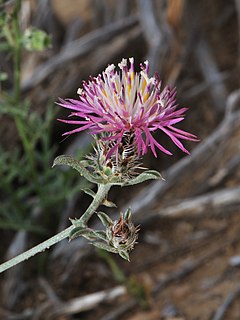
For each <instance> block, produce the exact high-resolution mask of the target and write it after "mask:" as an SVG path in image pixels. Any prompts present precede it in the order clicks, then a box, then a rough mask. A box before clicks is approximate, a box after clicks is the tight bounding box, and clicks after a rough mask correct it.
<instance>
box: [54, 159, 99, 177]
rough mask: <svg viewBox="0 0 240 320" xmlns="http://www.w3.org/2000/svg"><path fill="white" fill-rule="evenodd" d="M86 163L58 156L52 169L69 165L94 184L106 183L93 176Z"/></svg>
mask: <svg viewBox="0 0 240 320" xmlns="http://www.w3.org/2000/svg"><path fill="white" fill-rule="evenodd" d="M85 164H86V162H85V161H83V162H82V161H79V160H77V159H74V158H73V157H70V156H65V155H62V156H58V157H57V158H56V159H55V160H54V162H53V165H52V168H53V167H55V166H56V165H67V166H69V167H71V168H73V169H75V170H77V171H78V172H79V173H80V175H81V176H84V178H85V179H87V180H88V181H90V182H92V183H104V180H103V179H101V178H98V177H95V176H93V175H92V174H91V173H90V172H89V171H88V170H87V169H86V167H85Z"/></svg>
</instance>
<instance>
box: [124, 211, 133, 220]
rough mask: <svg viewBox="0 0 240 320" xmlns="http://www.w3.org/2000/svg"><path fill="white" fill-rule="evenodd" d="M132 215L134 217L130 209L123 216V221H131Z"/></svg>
mask: <svg viewBox="0 0 240 320" xmlns="http://www.w3.org/2000/svg"><path fill="white" fill-rule="evenodd" d="M131 215H132V211H131V208H128V209H127V210H126V211H125V212H124V214H123V219H124V220H129V219H131Z"/></svg>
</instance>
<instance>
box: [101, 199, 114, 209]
mask: <svg viewBox="0 0 240 320" xmlns="http://www.w3.org/2000/svg"><path fill="white" fill-rule="evenodd" d="M101 204H102V205H104V206H106V207H109V208H117V205H116V204H115V203H114V202H112V201H110V200H107V199H103V201H102V203H101Z"/></svg>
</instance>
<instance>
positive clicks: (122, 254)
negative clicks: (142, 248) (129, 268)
mask: <svg viewBox="0 0 240 320" xmlns="http://www.w3.org/2000/svg"><path fill="white" fill-rule="evenodd" d="M118 254H119V255H120V257H122V258H123V259H125V260H127V261H130V259H129V254H128V252H127V251H120V252H118Z"/></svg>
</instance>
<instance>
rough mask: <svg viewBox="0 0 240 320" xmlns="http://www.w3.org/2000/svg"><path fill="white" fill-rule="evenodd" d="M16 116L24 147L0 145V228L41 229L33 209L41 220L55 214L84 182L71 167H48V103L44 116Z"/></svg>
mask: <svg viewBox="0 0 240 320" xmlns="http://www.w3.org/2000/svg"><path fill="white" fill-rule="evenodd" d="M8 107H9V108H10V106H8V105H5V106H4V107H3V108H1V110H0V112H1V111H3V110H4V113H7V109H8ZM12 112H13V110H10V111H9V113H8V114H12ZM13 114H14V112H13ZM15 116H16V115H15ZM19 118H20V123H21V126H22V127H23V130H24V135H22V139H23V140H24V150H22V148H21V147H18V148H15V149H14V150H12V151H6V150H4V149H3V148H0V181H1V187H0V194H1V197H0V199H1V206H0V228H8V229H9V228H10V229H15V230H16V229H25V230H31V231H38V232H42V231H44V230H43V229H42V228H40V227H38V226H37V225H34V222H33V221H32V219H33V215H34V212H36V210H37V211H38V212H40V213H41V214H42V217H43V222H44V220H45V221H46V220H48V219H49V217H54V216H56V214H58V213H59V212H61V209H62V206H63V204H64V202H65V201H66V199H69V198H70V197H72V196H73V195H74V194H75V193H76V192H79V191H80V190H81V188H83V187H84V186H85V184H84V181H82V180H80V181H79V179H76V177H75V175H74V173H73V172H71V171H67V172H65V171H58V172H56V171H54V170H52V169H51V163H52V161H53V158H54V154H55V152H56V148H55V147H54V146H52V145H51V141H50V137H51V126H50V124H51V123H52V121H53V119H54V118H55V112H54V111H53V108H52V107H51V106H49V107H48V109H47V112H46V114H45V116H44V117H39V115H38V114H37V113H35V112H28V113H24V112H23V114H22V115H20V116H19ZM18 120H19V119H18ZM47 216H49V217H48V218H47ZM44 217H45V218H44ZM43 225H44V223H43Z"/></svg>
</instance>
